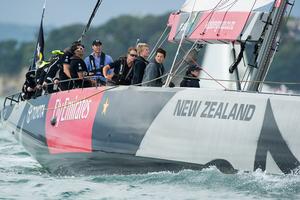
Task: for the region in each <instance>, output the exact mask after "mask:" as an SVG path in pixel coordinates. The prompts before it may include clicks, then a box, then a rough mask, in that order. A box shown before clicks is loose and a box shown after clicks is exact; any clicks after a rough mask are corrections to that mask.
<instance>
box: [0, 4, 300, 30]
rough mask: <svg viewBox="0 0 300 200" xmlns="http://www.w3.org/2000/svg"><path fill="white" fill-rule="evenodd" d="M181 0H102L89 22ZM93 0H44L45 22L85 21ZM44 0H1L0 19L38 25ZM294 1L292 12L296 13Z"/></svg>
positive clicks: (166, 7)
mask: <svg viewBox="0 0 300 200" xmlns="http://www.w3.org/2000/svg"><path fill="white" fill-rule="evenodd" d="M184 2H185V0H103V4H102V5H101V7H100V9H99V11H98V13H97V15H96V17H95V19H94V22H93V25H100V24H103V23H104V22H106V21H107V20H109V19H110V18H113V17H117V16H119V15H121V14H131V15H135V16H141V15H146V14H154V15H156V14H162V13H166V12H169V11H175V10H178V9H179V8H180V7H181V5H182V4H183V3H184ZM95 3H96V0H47V5H46V15H45V21H44V23H45V25H46V26H47V25H48V26H54V27H59V26H63V25H68V24H74V23H84V24H85V23H86V22H87V21H88V19H89V16H90V14H91V12H92V10H93V8H94V5H95ZM43 4H44V0H1V6H0V23H11V24H18V25H34V26H37V25H39V22H40V17H41V11H42V7H43ZM299 11H300V2H299V0H297V1H296V6H295V8H294V11H293V13H294V15H297V16H300V12H299Z"/></svg>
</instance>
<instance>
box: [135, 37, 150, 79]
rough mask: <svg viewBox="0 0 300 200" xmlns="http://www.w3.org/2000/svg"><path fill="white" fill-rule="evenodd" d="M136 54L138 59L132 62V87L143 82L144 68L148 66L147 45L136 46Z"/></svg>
mask: <svg viewBox="0 0 300 200" xmlns="http://www.w3.org/2000/svg"><path fill="white" fill-rule="evenodd" d="M137 53H138V57H137V58H136V60H135V61H134V66H133V77H132V84H133V85H137V84H140V83H141V82H142V80H143V76H144V72H145V69H146V66H147V65H148V64H149V61H147V58H148V56H149V53H150V49H149V45H148V44H146V43H139V44H138V45H137Z"/></svg>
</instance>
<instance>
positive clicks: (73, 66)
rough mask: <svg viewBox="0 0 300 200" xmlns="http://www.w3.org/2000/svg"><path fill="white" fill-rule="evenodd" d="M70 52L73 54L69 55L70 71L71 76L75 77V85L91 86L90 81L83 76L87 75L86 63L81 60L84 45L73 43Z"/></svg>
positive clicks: (79, 86)
mask: <svg viewBox="0 0 300 200" xmlns="http://www.w3.org/2000/svg"><path fill="white" fill-rule="evenodd" d="M71 52H72V54H73V56H72V57H71V63H70V72H71V78H72V79H75V81H74V83H75V87H76V88H81V87H91V86H92V83H91V81H90V80H88V79H85V76H87V74H88V71H87V67H86V64H85V62H84V60H83V56H84V46H83V45H81V44H75V45H73V46H72V47H71Z"/></svg>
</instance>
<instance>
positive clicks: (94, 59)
mask: <svg viewBox="0 0 300 200" xmlns="http://www.w3.org/2000/svg"><path fill="white" fill-rule="evenodd" d="M92 49H93V52H92V54H91V55H89V56H88V57H86V58H85V59H84V62H85V64H86V66H87V69H88V72H89V76H97V80H98V82H99V83H100V84H101V85H105V84H106V79H105V78H104V76H103V67H104V66H106V65H109V64H111V63H112V62H113V59H112V57H111V56H109V55H107V54H105V53H104V52H103V51H102V49H103V47H102V42H101V41H100V40H95V41H93V43H92Z"/></svg>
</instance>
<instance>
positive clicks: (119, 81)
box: [103, 47, 137, 85]
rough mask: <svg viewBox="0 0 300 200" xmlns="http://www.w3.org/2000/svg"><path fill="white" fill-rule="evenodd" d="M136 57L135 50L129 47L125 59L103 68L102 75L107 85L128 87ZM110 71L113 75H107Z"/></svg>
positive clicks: (122, 58)
mask: <svg viewBox="0 0 300 200" xmlns="http://www.w3.org/2000/svg"><path fill="white" fill-rule="evenodd" d="M136 57H137V50H136V48H134V47H130V48H129V49H128V51H127V56H126V57H121V58H119V59H118V60H116V61H115V62H113V63H111V64H109V65H106V66H105V67H104V68H103V75H104V77H105V78H106V79H107V85H130V84H131V80H132V77H133V65H134V61H135V59H136ZM110 69H112V70H113V73H111V74H108V70H110Z"/></svg>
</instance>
